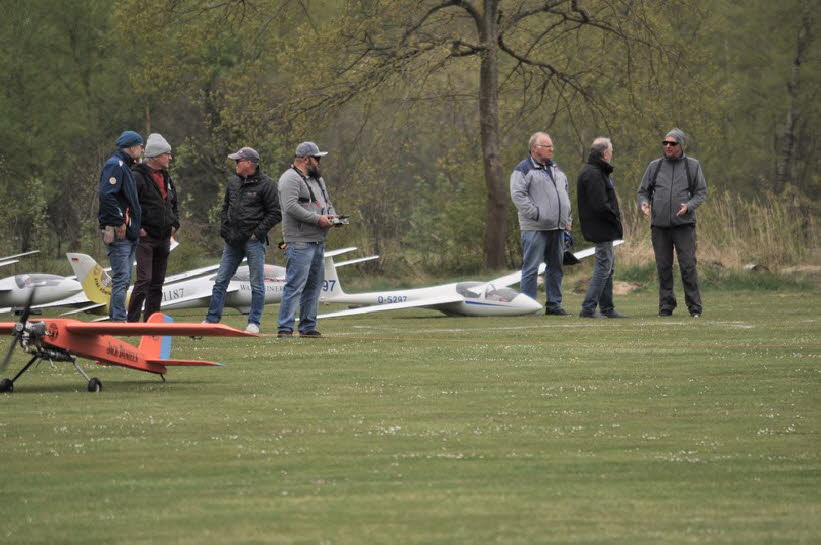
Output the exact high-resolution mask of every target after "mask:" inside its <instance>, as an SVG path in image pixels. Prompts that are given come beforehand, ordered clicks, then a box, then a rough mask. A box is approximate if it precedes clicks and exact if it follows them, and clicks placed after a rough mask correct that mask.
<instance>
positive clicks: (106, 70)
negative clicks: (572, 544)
mask: <svg viewBox="0 0 821 545" xmlns="http://www.w3.org/2000/svg"><path fill="white" fill-rule="evenodd" d="M812 4H813V3H812V2H806V1H801V0H783V1H781V2H765V1H759V0H756V1H749V0H745V1H740V0H738V1H722V0H701V1H692V2H690V1H684V2H662V1H653V0H648V1H640V0H635V1H632V0H589V1H584V0H578V1H542V2H536V1H528V0H516V1H513V0H495V1H494V0H484V1H482V0H432V1H429V0H423V1H410V0H347V1H346V0H142V1H139V2H136V1H120V2H109V1H104V0H51V1H46V0H0V6H2V10H3V15H4V17H3V18H2V20H0V26H1V27H2V31H1V32H0V40H2V51H3V55H2V57H1V58H0V80H2V82H1V83H0V89H2V92H0V199H2V202H3V205H2V207H0V222H2V223H0V224H2V226H3V227H4V230H5V236H4V237H3V239H2V240H0V255H5V254H9V253H13V252H17V251H24V250H29V249H39V250H41V251H42V252H44V254H46V255H47V256H49V258H55V259H56V258H59V257H60V256H62V254H63V253H64V252H66V251H84V252H88V253H92V254H96V255H100V254H101V253H102V252H101V245H100V242H99V240H98V238H99V237H98V235H97V228H96V217H97V206H98V205H97V184H98V179H99V171H100V167H101V165H102V163H103V161H104V160H105V159H106V158H107V157H108V155H109V154H110V152H111V151H112V149H113V142H114V139H115V138H116V136H117V135H118V134H119V133H120V132H121V131H122V130H124V129H133V130H137V131H139V132H140V133H141V134H143V136H144V137H145V136H147V134H148V133H150V132H160V133H162V134H163V135H164V136H165V137H166V138H167V139H168V140H169V142H170V143H171V144H172V146H173V148H174V162H173V167H172V168H173V170H172V175H173V177H174V179H175V180H176V183H177V186H178V188H179V189H180V194H181V197H182V198H181V201H182V202H181V211H182V215H183V222H182V223H183V226H182V230H181V232H180V241H181V243H182V245H181V246H180V249H179V250H178V251H177V252H178V253H179V254H181V255H182V256H183V259H185V260H187V261H191V262H193V261H196V260H197V259H200V258H204V257H215V256H218V255H219V253H220V252H221V248H222V244H221V243H220V241H219V237H218V226H217V224H216V222H215V219H216V217H217V212H218V210H219V207H220V205H221V200H222V190H223V184H224V182H225V180H226V179H227V177H228V175H229V174H230V173H231V172H232V165H231V162H230V161H228V160H227V159H226V155H227V154H228V153H229V152H231V151H234V150H236V149H237V148H239V147H240V146H243V145H249V146H252V147H254V148H256V149H257V150H258V151H259V152H260V153H261V155H262V158H263V164H262V166H263V170H265V171H266V172H267V173H268V174H269V175H270V176H271V177H272V178H274V179H277V178H278V177H279V174H280V173H281V171H282V170H284V169H285V168H286V167H287V166H288V164H289V162H290V160H291V157H292V154H293V149H294V148H295V146H296V144H297V143H299V142H300V141H302V140H314V141H316V142H318V143H319V145H320V147H321V148H322V149H328V150H329V151H330V152H331V154H330V155H329V156H328V157H327V158H326V161H325V162H323V166H324V172H325V178H326V180H327V182H328V185H329V187H330V190H331V194H332V196H333V197H334V201H335V205H336V208H337V210H339V211H340V212H342V213H347V214H350V215H351V216H352V221H351V224H350V225H349V226H348V227H346V228H345V229H339V230H335V231H334V233H333V235H332V240H331V245H332V246H334V247H338V246H343V245H349V244H352V245H356V246H359V247H360V248H362V249H363V250H364V251H365V252H374V253H378V254H380V255H382V256H383V259H382V260H380V261H379V262H372V263H371V264H370V265H371V266H372V267H375V268H383V269H387V271H383V272H391V273H397V272H399V273H401V272H407V271H408V270H411V271H418V272H421V273H426V274H431V273H435V274H451V273H452V274H457V273H461V272H464V271H471V272H475V271H476V270H477V269H501V268H515V267H518V266H519V264H520V258H519V243H518V225H517V222H516V216H515V210H514V208H513V206H512V204H511V203H510V197H509V193H508V176H509V173H510V171H511V170H512V168H513V166H515V164H516V163H517V162H518V161H519V160H521V159H522V158H523V157H525V156H526V154H527V139H528V137H529V136H530V134H532V133H533V132H534V131H536V130H546V131H548V132H549V133H550V134H551V135H552V137H553V140H554V142H555V144H556V146H557V151H556V155H555V157H556V160H557V162H558V163H559V164H560V165H561V166H562V168H563V169H564V170H565V171H566V172H567V174H568V177H569V179H570V180H571V182H573V181H575V176H576V173H577V172H578V170H579V168H580V167H581V165H582V163H583V161H584V159H585V158H586V155H587V148H588V145H589V143H590V142H591V141H592V139H593V138H594V137H596V136H600V135H605V136H610V137H611V138H612V139H613V142H614V146H615V150H616V153H615V159H614V166H615V167H616V170H615V173H614V178H615V180H616V183H617V188H618V193H619V196H620V199H621V201H622V209H623V210H624V214H625V224H626V238H628V239H629V240H630V241H631V242H632V243H633V244H631V245H629V248H628V246H625V255H626V256H627V260H628V262H629V260H630V259H631V256H632V259H634V262H638V261H639V260H640V259H643V258H644V257H646V256H649V255H651V254H650V250H649V241H648V238H649V237H648V235H647V231H648V229H647V226H646V223H645V222H644V220H643V219H642V218H640V217H638V215H637V213H636V208H635V198H634V195H635V190H636V187H637V186H638V182H639V180H640V179H641V176H642V174H643V172H644V169H645V167H646V165H647V163H648V162H649V161H650V160H652V159H654V158H655V157H657V156H659V154H660V146H659V142H660V140H661V138H662V137H663V136H664V134H665V133H666V131H667V130H668V129H670V128H672V127H673V126H678V127H681V128H682V129H683V130H684V131H685V132H686V133H687V134H688V136H689V147H688V152H689V153H690V154H691V155H692V156H694V157H696V158H698V159H699V160H700V161H701V162H702V164H703V168H704V171H705V173H706V176H707V181H708V185H709V195H708V203H707V204H706V205H705V206H704V207H702V209H701V210H700V211H699V221H700V225H701V227H700V231H699V235H700V244H701V250H700V253H701V257H702V259H705V258H706V259H715V260H720V261H722V262H723V263H724V264H725V265H727V266H738V265H740V264H742V263H746V262H748V261H759V262H762V263H766V264H768V265H769V266H771V267H773V266H783V265H789V264H795V263H798V262H803V261H807V260H813V259H817V250H816V248H817V246H818V237H817V234H816V231H817V228H816V225H817V218H818V212H819V204H818V203H819V196H821V182H819V175H818V172H819V168H818V166H819V163H818V155H817V153H816V150H817V149H818V144H819V131H818V127H819V122H820V121H821V119H819V96H818V94H819V89H820V88H821V85H819V84H821V70H819V60H821V56H819V45H818V28H817V26H816V18H817V10H815V9H813V8H812ZM571 198H573V199H574V206H575V196H574V195H571ZM575 228H576V229H578V225H576V226H575ZM279 235H280V233H279V230H278V228H277V229H276V230H275V232H274V233H273V235H272V238H275V239H276V240H278V238H279ZM576 238H577V241H581V240H582V238H581V235H580V233H576ZM272 242H275V241H272ZM580 245H581V246H583V245H584V244H583V243H582V244H580Z"/></svg>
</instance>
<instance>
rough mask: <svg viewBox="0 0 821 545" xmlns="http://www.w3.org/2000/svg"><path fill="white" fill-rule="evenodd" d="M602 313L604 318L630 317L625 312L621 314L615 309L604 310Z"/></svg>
mask: <svg viewBox="0 0 821 545" xmlns="http://www.w3.org/2000/svg"><path fill="white" fill-rule="evenodd" d="M602 315H603V316H604V317H605V318H629V317H630V316H628V315H626V314H621V313H620V312H616V311H615V310H611V311H610V312H605V313H604V314H602Z"/></svg>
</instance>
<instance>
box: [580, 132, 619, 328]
mask: <svg viewBox="0 0 821 545" xmlns="http://www.w3.org/2000/svg"><path fill="white" fill-rule="evenodd" d="M612 161H613V143H612V142H611V141H610V139H609V138H605V137H599V138H596V139H595V140H593V144H591V146H590V155H589V156H588V158H587V163H586V164H585V165H584V168H582V171H581V172H580V173H579V177H578V178H577V179H576V198H577V199H578V203H579V222H581V225H582V234H583V235H584V238H585V240H588V241H590V242H593V243H595V244H596V261H595V263H594V264H593V276H592V277H591V278H590V286H588V288H587V293H586V294H585V296H584V302H583V303H582V311H581V313H579V316H580V317H581V318H601V317H605V318H626V316H625V315H624V314H620V313H619V312H616V309H615V307H614V305H613V268H614V267H613V265H614V262H615V259H614V257H615V256H614V254H613V241H614V240H618V239H620V238H622V236H623V229H622V226H621V212H620V211H619V200H618V198H617V197H616V188H615V184H614V183H613V178H611V177H610V174H611V173H612V172H613V167H612V165H611V164H610V163H611V162H612ZM596 306H598V307H599V309H600V310H601V314H597V313H596Z"/></svg>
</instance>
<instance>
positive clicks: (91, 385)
mask: <svg viewBox="0 0 821 545" xmlns="http://www.w3.org/2000/svg"><path fill="white" fill-rule="evenodd" d="M102 389H103V383H102V382H100V379H98V378H97V377H94V378H93V379H91V380H89V381H88V391H89V392H99V391H100V390H102Z"/></svg>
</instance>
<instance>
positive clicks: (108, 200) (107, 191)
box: [99, 149, 142, 241]
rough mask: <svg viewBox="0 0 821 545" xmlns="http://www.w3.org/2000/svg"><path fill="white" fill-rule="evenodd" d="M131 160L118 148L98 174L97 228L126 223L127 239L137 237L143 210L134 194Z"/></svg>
mask: <svg viewBox="0 0 821 545" xmlns="http://www.w3.org/2000/svg"><path fill="white" fill-rule="evenodd" d="M133 162H134V160H133V159H132V158H131V157H129V156H128V154H127V153H125V152H124V151H123V150H122V149H118V150H117V151H115V152H114V154H113V155H112V156H111V157H109V159H108V161H106V162H105V164H104V165H103V172H102V174H100V215H99V220H100V229H105V226H106V225H113V226H115V227H117V226H120V225H122V224H123V223H125V224H126V225H127V228H126V231H125V236H126V238H127V239H128V240H133V241H137V240H139V239H140V223H141V218H142V209H141V208H140V199H139V196H138V195H137V185H136V183H135V182H134V175H133V174H132V173H131V168H130V167H131V164H132V163H133Z"/></svg>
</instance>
